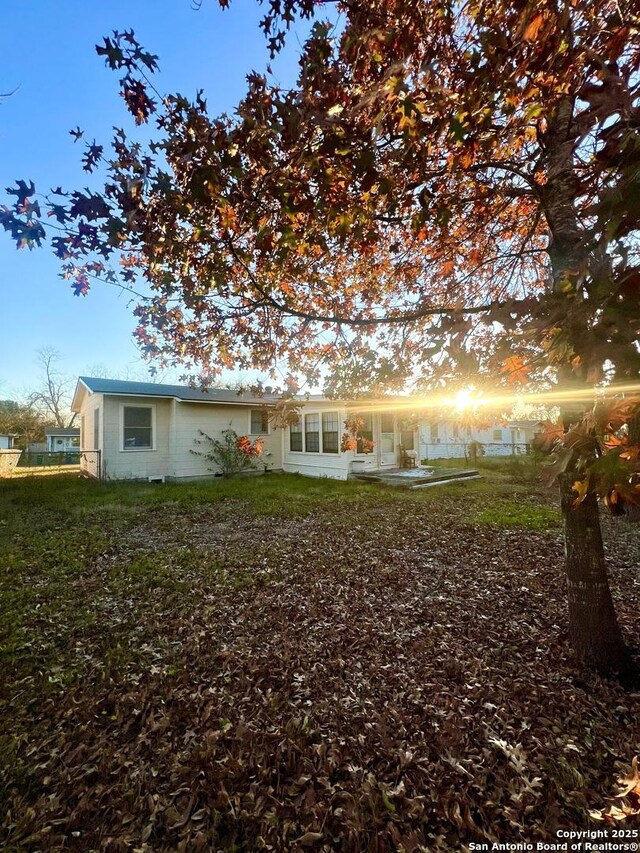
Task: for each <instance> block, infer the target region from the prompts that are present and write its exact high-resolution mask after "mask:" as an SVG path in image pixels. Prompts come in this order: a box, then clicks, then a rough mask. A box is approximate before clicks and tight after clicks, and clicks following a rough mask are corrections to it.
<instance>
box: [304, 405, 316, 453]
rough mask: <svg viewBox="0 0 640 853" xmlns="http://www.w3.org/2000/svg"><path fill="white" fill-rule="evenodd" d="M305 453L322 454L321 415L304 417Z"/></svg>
mask: <svg viewBox="0 0 640 853" xmlns="http://www.w3.org/2000/svg"><path fill="white" fill-rule="evenodd" d="M304 449H305V453H320V415H318V414H313V415H305V416H304Z"/></svg>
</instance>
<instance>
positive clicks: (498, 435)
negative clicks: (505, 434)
mask: <svg viewBox="0 0 640 853" xmlns="http://www.w3.org/2000/svg"><path fill="white" fill-rule="evenodd" d="M493 440H494V441H502V430H501V429H494V431H493Z"/></svg>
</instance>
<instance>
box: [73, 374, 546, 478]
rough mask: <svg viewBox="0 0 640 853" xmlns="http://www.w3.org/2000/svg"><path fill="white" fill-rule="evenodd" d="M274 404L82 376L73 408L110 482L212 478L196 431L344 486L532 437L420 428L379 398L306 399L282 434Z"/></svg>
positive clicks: (89, 461) (404, 405) (517, 429)
mask: <svg viewBox="0 0 640 853" xmlns="http://www.w3.org/2000/svg"><path fill="white" fill-rule="evenodd" d="M275 402H276V399H275V398H274V397H270V396H266V397H252V396H250V395H246V394H238V393H237V392H236V391H231V390H225V389H217V388H211V389H209V390H206V391H203V390H201V389H198V388H191V387H189V386H184V385H159V384H154V383H148V382H124V381H120V380H114V379H97V378H92V377H87V376H81V377H80V378H79V380H78V385H77V388H76V392H75V395H74V399H73V403H72V410H73V411H74V412H77V413H78V414H79V415H80V446H81V451H82V453H81V465H82V467H83V468H84V469H85V470H86V471H87V472H88V473H90V474H93V475H94V476H100V477H104V478H107V479H149V480H164V479H166V480H182V479H196V478H200V477H210V476H212V475H213V474H214V473H216V472H214V471H212V469H211V463H210V462H208V461H207V460H205V459H204V458H203V457H202V456H200V455H197V453H194V451H197V450H199V449H201V448H200V447H199V446H198V444H197V441H198V439H201V433H206V434H207V435H209V436H211V437H212V438H220V437H221V435H222V432H223V431H224V430H226V429H229V428H230V429H233V430H234V431H235V432H236V433H237V434H238V435H247V436H249V437H250V438H251V439H252V440H255V439H256V438H261V439H262V441H263V455H262V457H261V459H260V464H262V465H264V466H265V468H268V469H270V470H283V471H290V472H297V473H300V474H304V475H306V476H310V477H330V478H333V479H337V480H346V479H348V477H349V476H350V475H352V474H355V473H357V472H358V471H360V472H365V473H366V472H373V471H385V470H393V469H397V468H399V467H402V466H403V465H408V464H416V463H418V464H419V462H420V460H421V459H425V458H428V459H432V458H436V457H444V458H450V457H453V456H463V455H464V451H465V447H466V448H467V449H468V445H469V443H470V442H471V441H472V440H476V441H480V442H482V443H483V444H485V448H487V447H488V446H489V445H491V448H493V447H494V446H495V447H496V448H497V450H498V451H499V452H503V453H505V454H506V453H512V452H514V450H516V449H520V448H522V449H523V450H524V446H525V443H526V442H527V441H529V440H530V437H529V435H528V433H527V431H526V429H525V428H524V426H516V425H512V426H510V427H498V426H496V427H494V428H492V429H490V430H488V431H472V432H471V433H465V435H464V436H461V435H460V431H458V433H457V434H456V431H455V425H454V424H453V422H442V421H440V422H433V423H428V422H421V421H418V420H417V419H416V415H415V406H416V400H415V398H414V399H412V398H410V397H405V398H400V397H397V398H390V399H387V400H381V401H346V400H328V399H326V398H324V397H315V398H314V397H309V398H305V399H304V400H300V407H299V409H298V412H297V422H296V423H294V424H292V425H291V426H285V427H277V426H274V424H273V423H272V422H270V419H269V411H270V409H272V407H273V406H274V404H275ZM353 415H357V416H358V417H359V418H360V419H361V427H360V429H359V431H358V436H357V438H358V440H357V446H356V448H355V449H353V450H346V451H343V450H342V447H341V445H342V437H343V435H344V433H345V431H346V427H345V421H346V419H347V418H350V417H351V416H353ZM498 429H500V437H499V438H500V440H499V441H498V435H497V433H498ZM434 448H435V449H434ZM367 450H368V451H369V452H367ZM487 452H490V451H489V450H487Z"/></svg>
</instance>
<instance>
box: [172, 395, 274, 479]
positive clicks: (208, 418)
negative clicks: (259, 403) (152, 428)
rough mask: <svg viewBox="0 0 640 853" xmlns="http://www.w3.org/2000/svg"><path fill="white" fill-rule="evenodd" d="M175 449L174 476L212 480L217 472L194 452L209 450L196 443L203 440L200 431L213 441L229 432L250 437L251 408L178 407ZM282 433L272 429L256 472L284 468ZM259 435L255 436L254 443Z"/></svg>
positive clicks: (228, 406) (198, 405)
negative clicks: (197, 440) (226, 431)
mask: <svg viewBox="0 0 640 853" xmlns="http://www.w3.org/2000/svg"><path fill="white" fill-rule="evenodd" d="M175 413H176V421H175V430H174V435H175V448H174V454H173V461H174V464H173V465H172V471H171V474H170V476H172V477H175V478H181V477H189V478H193V477H211V476H213V474H214V473H215V471H213V470H212V469H211V463H210V462H207V460H206V459H203V457H202V456H197V455H195V454H194V453H191V451H192V450H206V446H200V447H198V445H197V444H196V443H195V440H196V439H198V438H202V436H201V435H200V432H199V431H200V430H202V432H204V433H206V434H207V435H210V436H211V437H212V438H217V439H220V438H221V436H222V433H223V432H224V430H226V429H232V430H234V431H235V432H236V433H237V434H238V435H248V434H249V429H250V421H249V418H250V410H249V407H247V406H234V405H232V404H231V405H224V404H213V403H180V402H177V403H176V404H175ZM280 432H281V431H280V430H274V429H273V428H271V432H270V434H269V435H267V436H263V439H264V444H263V456H262V457H261V458H260V459H258V460H256V462H257V464H256V470H257V471H262V470H264V465H266V466H267V467H268V468H269V470H278V469H280V468H282V450H281V448H282V441H281V436H280ZM256 437H257V436H251V439H252V440H254V439H255V438H256Z"/></svg>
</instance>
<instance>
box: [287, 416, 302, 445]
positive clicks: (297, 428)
mask: <svg viewBox="0 0 640 853" xmlns="http://www.w3.org/2000/svg"><path fill="white" fill-rule="evenodd" d="M289 450H302V421H301V420H300V419H299V418H298V422H297V423H295V424H291V426H290V427H289Z"/></svg>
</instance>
